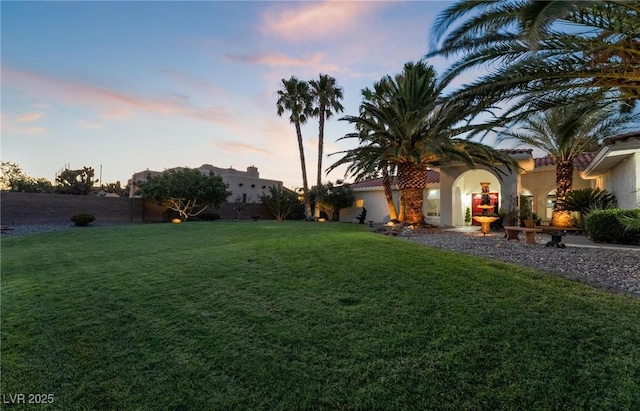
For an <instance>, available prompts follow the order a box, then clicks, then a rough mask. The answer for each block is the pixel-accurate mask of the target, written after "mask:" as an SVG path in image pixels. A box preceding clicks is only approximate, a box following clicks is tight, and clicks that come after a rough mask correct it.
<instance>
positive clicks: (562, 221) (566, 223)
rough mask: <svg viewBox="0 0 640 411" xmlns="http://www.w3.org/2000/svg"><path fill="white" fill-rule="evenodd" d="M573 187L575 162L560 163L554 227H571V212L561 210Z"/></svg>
mask: <svg viewBox="0 0 640 411" xmlns="http://www.w3.org/2000/svg"><path fill="white" fill-rule="evenodd" d="M571 187H573V162H572V161H558V164H557V165H556V203H555V204H554V206H553V211H552V213H551V225H552V226H554V227H570V226H571V212H570V211H564V210H562V209H561V207H560V204H561V203H562V202H563V201H564V199H565V197H566V195H567V192H569V191H570V190H571Z"/></svg>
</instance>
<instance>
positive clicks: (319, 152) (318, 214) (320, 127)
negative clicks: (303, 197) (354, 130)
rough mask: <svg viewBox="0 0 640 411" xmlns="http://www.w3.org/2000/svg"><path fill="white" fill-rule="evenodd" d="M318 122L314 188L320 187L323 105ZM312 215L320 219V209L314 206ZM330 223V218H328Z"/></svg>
mask: <svg viewBox="0 0 640 411" xmlns="http://www.w3.org/2000/svg"><path fill="white" fill-rule="evenodd" d="M318 111H319V112H320V114H319V116H320V117H319V120H318V173H317V179H316V187H320V186H321V185H322V152H323V148H324V113H325V108H324V105H323V104H320V107H319V108H318ZM314 215H315V216H316V217H320V209H319V208H318V206H317V205H316V209H315V210H314ZM329 221H331V218H329Z"/></svg>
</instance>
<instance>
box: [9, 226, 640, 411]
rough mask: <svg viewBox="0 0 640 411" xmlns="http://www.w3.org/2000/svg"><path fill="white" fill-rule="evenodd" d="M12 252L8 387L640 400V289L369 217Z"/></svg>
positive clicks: (215, 403)
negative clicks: (413, 238)
mask: <svg viewBox="0 0 640 411" xmlns="http://www.w3.org/2000/svg"><path fill="white" fill-rule="evenodd" d="M1 251H2V267H1V268H2V278H1V285H2V290H1V293H2V295H1V297H2V299H1V309H2V311H1V315H2V336H1V338H2V341H1V343H2V345H1V349H2V356H1V362H2V363H1V365H2V379H1V381H0V385H1V386H0V388H1V391H2V393H3V396H4V397H3V398H5V402H6V401H8V400H9V398H15V397H9V395H14V394H18V393H41V394H52V395H53V396H52V397H45V398H53V400H54V403H53V404H48V405H42V406H38V409H56V410H58V409H64V410H75V409H114V410H115V409H122V410H123V409H138V410H157V409H173V410H176V409H179V410H205V409H209V410H211V409H225V410H231V409H242V410H246V409H265V410H267V409H268V410H278V409H282V410H291V409H327V410H329V409H330V410H335V409H351V410H357V409H361V410H389V409H396V410H397V409H431V410H440V409H441V410H463V409H487V410H488V409H491V410H496V409H599V410H603V409H616V410H632V409H640V300H638V299H634V298H631V297H627V296H622V295H617V294H612V293H609V292H606V291H603V290H598V289H594V288H591V287H589V286H587V285H584V284H581V283H577V282H572V281H570V280H567V279H563V278H558V277H555V276H552V275H550V274H547V273H544V272H541V271H536V270H533V269H527V268H523V267H519V266H515V265H509V264H506V263H502V262H497V261H492V260H489V259H484V258H477V257H470V256H469V255H463V254H458V253H455V252H447V251H442V250H436V249H432V248H428V247H425V246H421V245H418V244H414V243H410V242H407V241H404V240H402V239H398V238H391V237H386V236H381V235H378V234H373V233H371V232H370V231H369V230H368V229H367V228H366V227H364V226H362V225H359V224H345V223H325V224H318V223H304V222H275V221H264V220H261V221H258V222H254V221H246V222H224V221H215V222H187V223H184V224H177V225H174V224H149V225H139V226H127V227H94V228H92V229H91V230H80V229H77V230H76V229H73V230H69V231H64V232H55V233H41V234H31V235H25V236H17V237H12V238H5V239H3V240H2V250H1ZM3 405H5V407H4V408H5V409H20V408H19V407H18V406H14V405H12V404H3Z"/></svg>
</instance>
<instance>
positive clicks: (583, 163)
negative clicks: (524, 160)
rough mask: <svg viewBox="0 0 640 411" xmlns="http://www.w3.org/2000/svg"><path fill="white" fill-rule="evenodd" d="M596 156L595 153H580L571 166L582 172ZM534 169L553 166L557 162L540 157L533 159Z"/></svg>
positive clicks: (550, 158) (553, 159) (551, 158)
mask: <svg viewBox="0 0 640 411" xmlns="http://www.w3.org/2000/svg"><path fill="white" fill-rule="evenodd" d="M595 156H596V153H582V154H578V155H577V156H576V157H575V158H574V160H573V164H574V165H575V166H576V168H577V169H578V170H580V171H583V170H584V169H586V168H587V166H588V165H589V163H590V162H591V160H593V158H594V157H595ZM534 161H535V165H536V168H538V167H546V166H555V165H556V164H557V161H556V159H555V158H553V157H542V158H536V159H534Z"/></svg>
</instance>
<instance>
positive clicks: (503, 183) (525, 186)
mask: <svg viewBox="0 0 640 411" xmlns="http://www.w3.org/2000/svg"><path fill="white" fill-rule="evenodd" d="M503 151H505V152H507V153H508V154H509V155H510V156H511V157H513V158H514V159H515V160H516V161H517V162H518V165H519V166H520V169H519V170H517V171H513V172H508V171H507V170H506V169H504V170H503V171H504V172H505V174H504V175H502V174H500V175H498V174H496V173H495V172H493V171H491V170H489V169H487V168H484V167H481V166H480V167H478V168H476V169H473V170H471V169H469V168H468V167H467V166H465V165H464V164H461V163H460V164H456V163H452V164H449V165H447V166H443V167H440V168H439V169H433V170H429V177H428V184H427V187H426V188H425V190H424V197H423V200H424V201H423V213H424V216H425V220H426V222H427V223H429V224H433V225H438V226H447V227H448V226H462V225H463V224H464V213H465V210H466V208H467V207H469V208H471V209H472V212H473V215H477V214H479V213H480V210H478V209H476V207H475V206H476V205H477V202H478V199H479V198H480V182H489V183H490V195H491V197H492V199H493V201H492V202H493V203H494V204H496V205H497V207H496V208H498V209H499V208H506V207H507V202H508V201H510V199H512V198H514V197H515V196H516V194H518V195H525V196H527V197H530V199H531V201H532V206H533V211H534V212H535V213H536V214H537V215H538V217H539V218H541V219H542V221H543V224H548V223H549V221H550V220H551V211H552V209H553V202H554V201H555V188H556V174H555V166H556V161H555V159H554V158H552V157H542V158H533V155H532V153H533V151H532V150H531V149H516V150H503ZM574 166H575V169H574V174H573V178H574V180H573V189H582V188H587V187H599V188H601V189H606V190H608V191H610V192H611V193H613V194H614V195H615V196H616V198H617V199H618V206H619V207H620V208H628V209H633V208H640V131H638V132H634V133H628V134H624V135H619V136H614V137H610V138H607V139H605V140H604V143H603V147H602V149H601V150H600V151H598V152H596V153H583V154H581V155H579V156H578V157H577V158H576V159H575V161H574ZM351 187H352V189H353V191H354V194H355V196H356V201H355V203H354V205H353V207H350V208H347V209H343V210H341V211H340V220H341V221H354V220H355V218H356V217H357V216H358V215H359V214H360V213H361V211H362V208H363V207H364V208H366V209H367V217H366V219H367V221H374V222H378V223H384V222H387V221H389V211H388V208H387V204H386V200H385V197H384V191H383V188H382V179H371V180H366V181H362V182H359V183H354V184H352V185H351ZM392 189H393V198H394V201H395V204H396V208H397V209H399V197H400V193H399V190H398V188H397V186H396V185H395V181H394V182H393V184H392ZM496 211H497V210H496Z"/></svg>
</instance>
